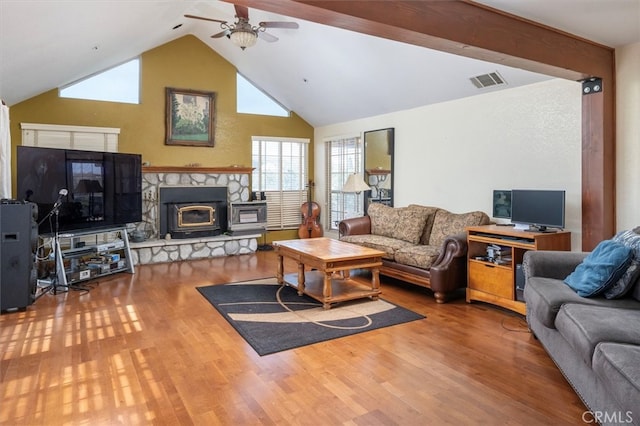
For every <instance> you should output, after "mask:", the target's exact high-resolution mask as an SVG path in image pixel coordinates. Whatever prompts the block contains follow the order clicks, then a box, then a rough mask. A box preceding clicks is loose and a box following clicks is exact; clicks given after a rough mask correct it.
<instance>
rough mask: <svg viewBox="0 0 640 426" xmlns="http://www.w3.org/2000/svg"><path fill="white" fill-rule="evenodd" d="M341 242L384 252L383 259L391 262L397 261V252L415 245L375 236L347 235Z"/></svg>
mask: <svg viewBox="0 0 640 426" xmlns="http://www.w3.org/2000/svg"><path fill="white" fill-rule="evenodd" d="M340 241H344V242H347V243H353V244H358V245H361V246H364V247H369V248H372V249H376V250H380V251H383V252H384V253H385V254H384V256H382V257H384V258H385V259H389V260H395V253H396V250H399V249H401V248H404V247H412V246H413V244H411V243H408V242H406V241H402V240H398V239H397V238H390V237H383V236H382V235H373V234H366V235H345V236H344V237H341V238H340Z"/></svg>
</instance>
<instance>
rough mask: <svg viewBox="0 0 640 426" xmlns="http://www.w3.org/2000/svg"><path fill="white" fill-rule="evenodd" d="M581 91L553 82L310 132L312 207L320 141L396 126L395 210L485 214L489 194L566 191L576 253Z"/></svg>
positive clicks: (319, 176)
mask: <svg viewBox="0 0 640 426" xmlns="http://www.w3.org/2000/svg"><path fill="white" fill-rule="evenodd" d="M580 89H581V87H580V84H579V83H577V82H571V81H566V80H561V79H554V80H550V81H546V82H542V83H537V84H532V85H529V86H524V87H519V88H514V89H509V90H503V91H500V92H492V93H487V94H483V95H478V96H474V97H470V98H465V99H461V100H457V101H452V102H446V103H440V104H436V105H430V106H425V107H421V108H416V109H412V110H406V111H401V112H397V113H392V114H386V115H382V116H377V117H369V118H366V119H361V120H355V121H351V122H347V123H341V124H335V125H330V126H325V127H319V128H316V129H315V137H314V140H315V158H316V163H315V173H316V176H315V181H316V184H317V187H316V193H315V195H316V201H317V202H319V203H321V205H325V206H326V202H325V182H324V170H325V159H324V144H323V141H324V140H326V138H328V137H333V136H341V135H353V134H360V135H362V133H363V132H364V131H367V130H374V129H381V128H386V127H394V128H395V164H394V167H395V176H394V178H395V182H394V205H396V206H405V205H408V204H411V203H418V204H425V205H434V206H439V207H443V208H446V209H447V210H450V211H453V212H458V213H459V212H466V211H470V210H482V211H484V212H486V213H487V214H489V215H491V198H492V191H493V189H513V188H518V189H528V188H535V189H564V190H566V192H567V202H566V228H567V230H569V231H571V232H572V233H573V238H572V247H573V249H574V250H579V249H580V247H581V244H582V232H581V229H582V219H581V215H582V214H581V118H580V117H581V90H580ZM323 211H326V208H325V209H324V210H323Z"/></svg>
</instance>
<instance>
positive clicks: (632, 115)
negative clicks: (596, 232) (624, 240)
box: [616, 43, 640, 231]
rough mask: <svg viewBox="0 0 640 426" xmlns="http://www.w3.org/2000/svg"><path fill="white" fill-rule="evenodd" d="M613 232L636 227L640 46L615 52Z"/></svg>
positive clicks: (639, 174)
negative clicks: (614, 214)
mask: <svg viewBox="0 0 640 426" xmlns="http://www.w3.org/2000/svg"><path fill="white" fill-rule="evenodd" d="M616 78H617V81H616V140H617V145H616V181H617V182H616V211H617V214H616V229H617V230H618V231H620V230H623V229H631V228H635V227H636V226H638V225H640V43H635V44H631V45H628V46H625V47H623V48H619V49H616Z"/></svg>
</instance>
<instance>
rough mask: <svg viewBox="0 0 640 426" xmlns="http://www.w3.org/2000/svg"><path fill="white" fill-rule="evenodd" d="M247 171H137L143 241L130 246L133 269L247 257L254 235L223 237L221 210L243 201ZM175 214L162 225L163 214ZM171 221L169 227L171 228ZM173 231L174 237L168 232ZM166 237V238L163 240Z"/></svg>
mask: <svg viewBox="0 0 640 426" xmlns="http://www.w3.org/2000/svg"><path fill="white" fill-rule="evenodd" d="M252 170H253V169H251V168H249V167H235V166H230V167H207V168H205V167H172V166H167V167H163V166H159V167H155V166H154V167H152V166H145V167H143V168H142V210H143V211H142V222H139V223H137V224H135V228H136V230H138V231H142V232H143V233H144V235H145V237H146V238H145V240H144V241H141V242H133V243H131V250H132V260H133V262H134V264H149V263H163V262H174V261H180V260H192V259H203V258H210V257H219V256H231V255H236V254H245V253H253V252H255V251H256V250H257V248H258V242H257V239H258V238H259V237H260V236H261V235H262V234H261V232H260V231H259V230H256V232H255V233H246V234H245V233H243V234H242V235H228V233H227V232H226V231H227V230H228V229H227V228H228V223H227V209H228V206H229V205H231V204H233V203H244V202H247V201H248V199H249V194H250V191H249V176H250V174H251V171H252ZM169 210H172V213H175V216H173V218H172V219H170V220H169V219H168V217H169V216H168V212H169ZM172 221H173V223H172ZM176 225H177V226H178V227H179V228H180V227H181V228H183V229H178V231H179V232H182V234H179V233H178V234H176V232H175V229H173V228H171V230H169V228H170V227H171V226H176ZM167 234H169V235H170V238H166V237H167Z"/></svg>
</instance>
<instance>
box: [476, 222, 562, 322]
mask: <svg viewBox="0 0 640 426" xmlns="http://www.w3.org/2000/svg"><path fill="white" fill-rule="evenodd" d="M467 244H468V252H467V302H469V303H471V302H472V301H480V302H486V303H491V304H493V305H496V306H501V307H503V308H506V309H510V310H512V311H514V312H518V313H520V314H522V315H525V314H526V305H525V303H524V301H523V300H518V299H520V297H518V295H517V292H516V274H517V273H520V272H519V271H518V270H519V269H520V268H522V258H523V256H524V254H525V253H526V252H527V251H529V250H562V251H568V250H571V232H568V231H557V232H529V231H524V230H520V229H514V228H513V227H509V226H498V225H484V226H472V227H468V228H467ZM488 248H489V250H487V249H488ZM494 249H495V250H494ZM492 251H493V252H494V253H495V255H494V256H493V257H491V256H488V253H490V252H492Z"/></svg>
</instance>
